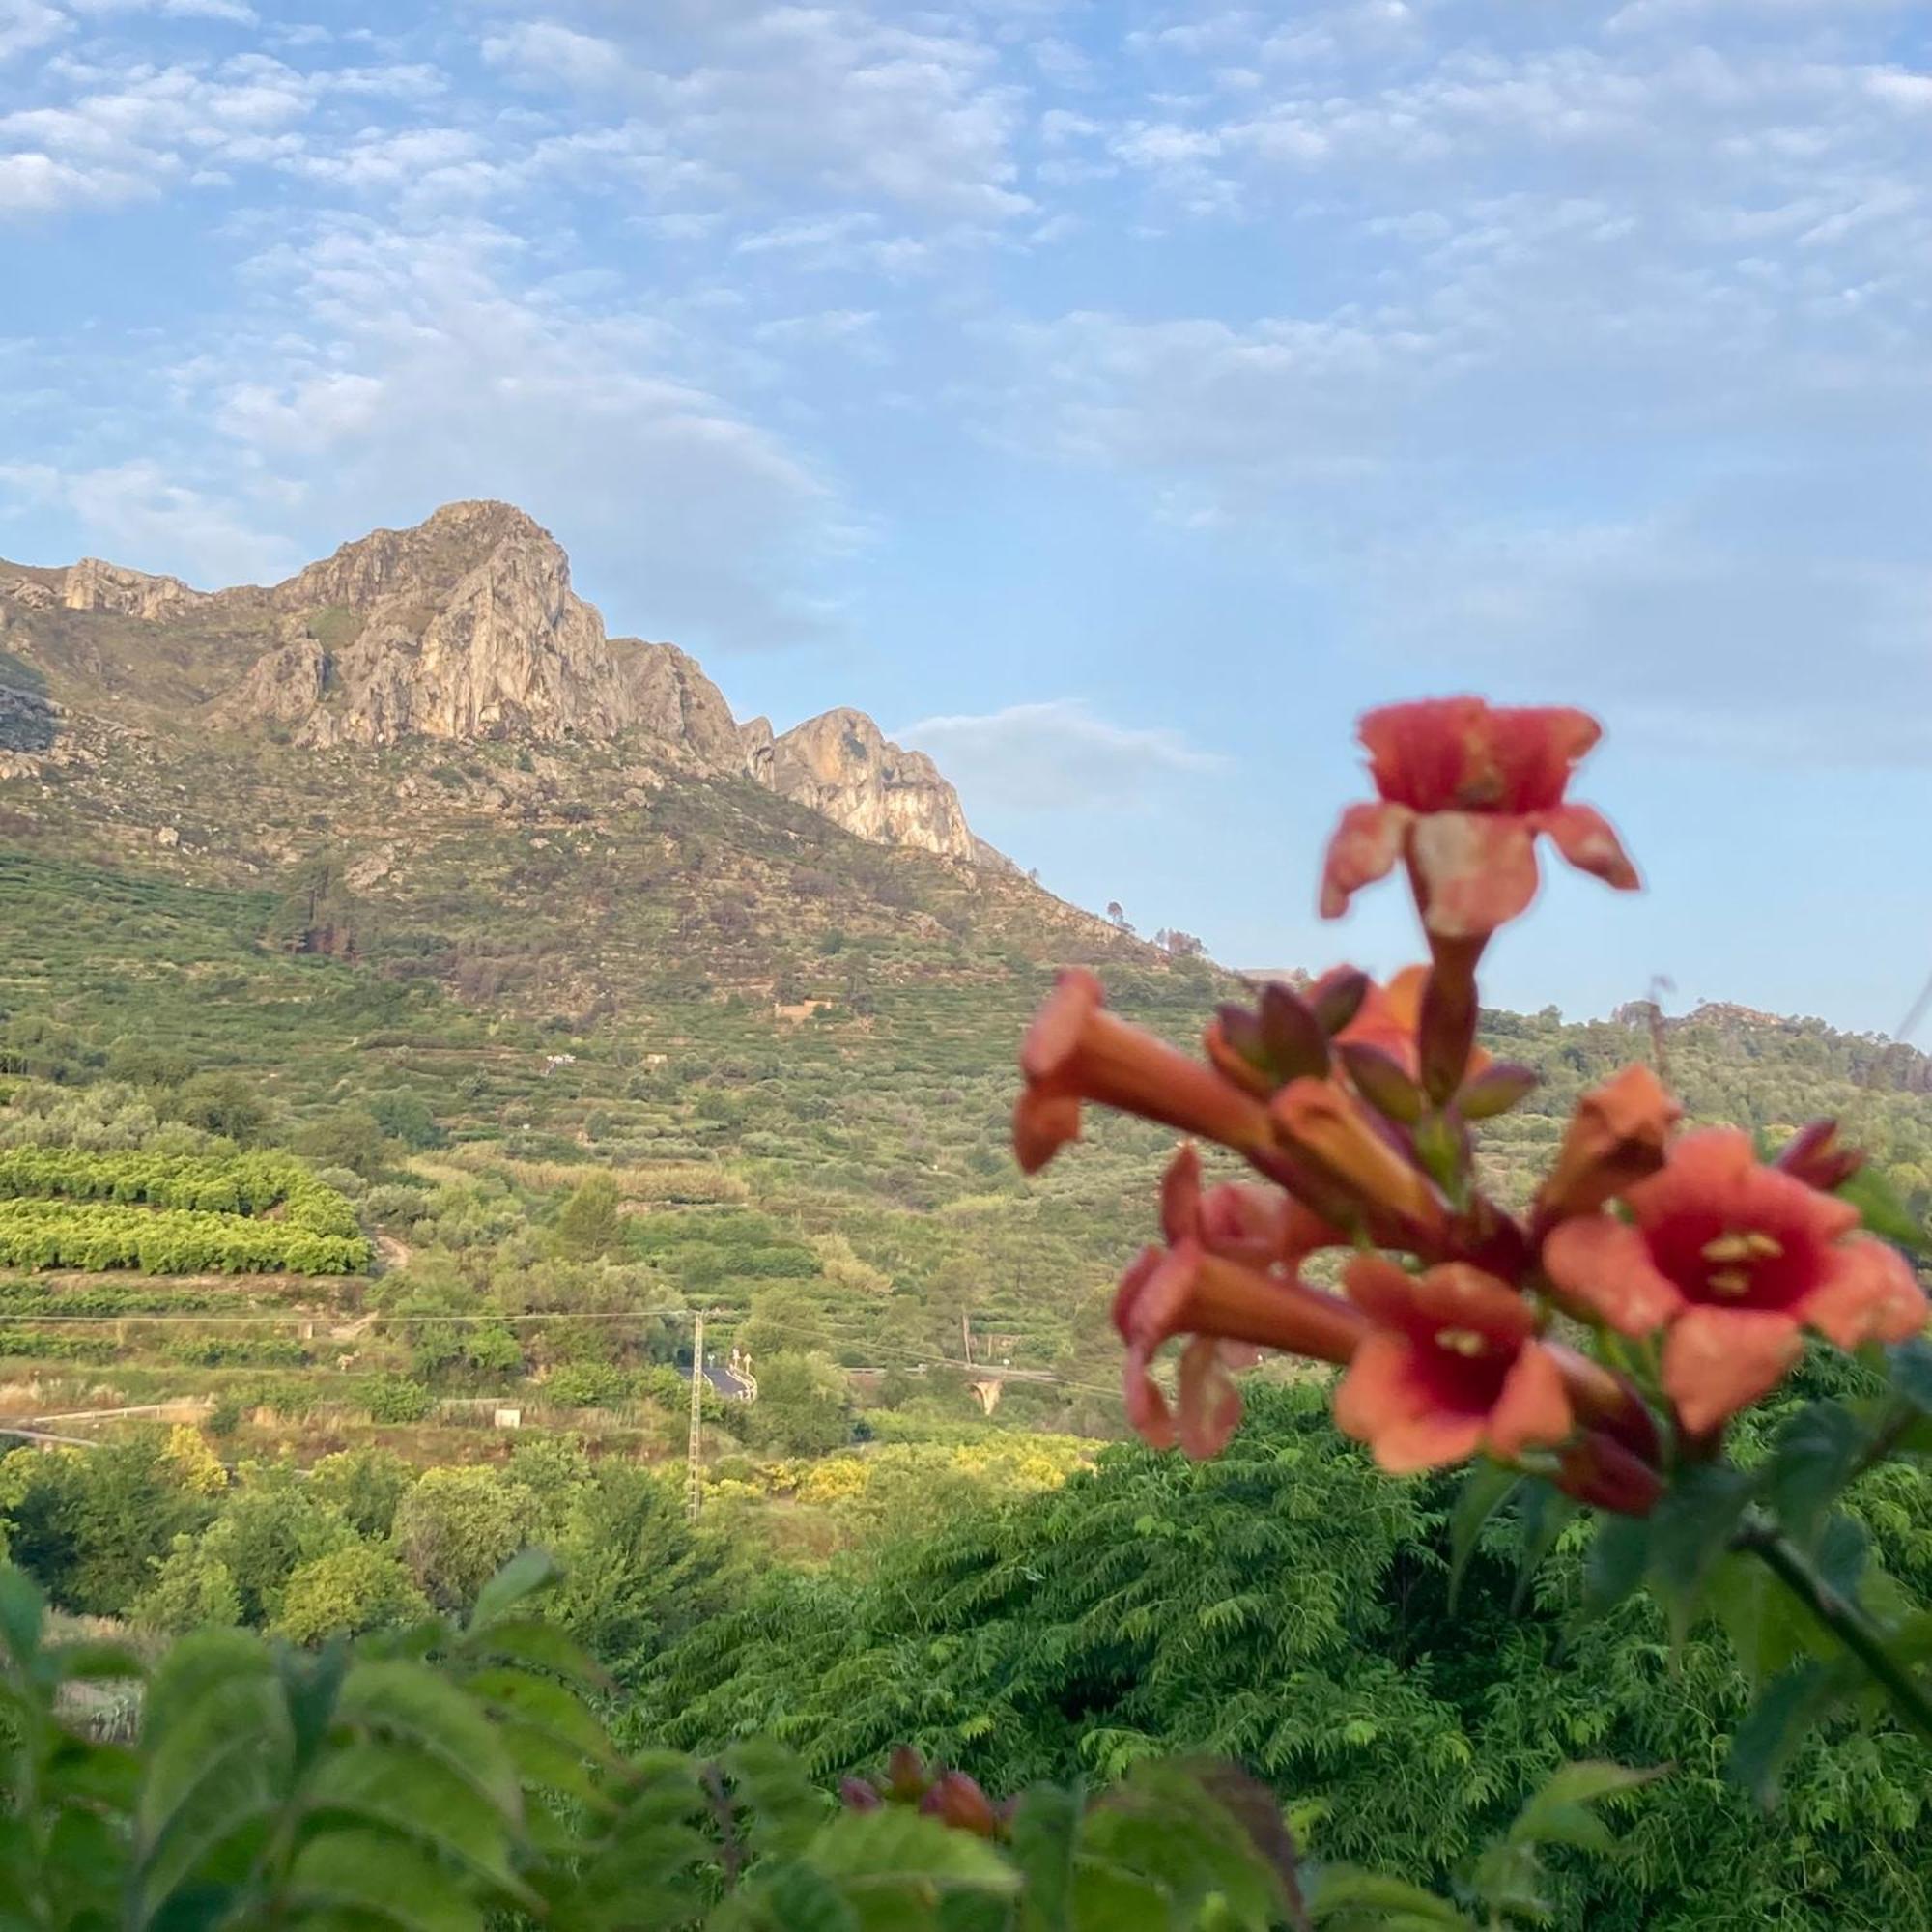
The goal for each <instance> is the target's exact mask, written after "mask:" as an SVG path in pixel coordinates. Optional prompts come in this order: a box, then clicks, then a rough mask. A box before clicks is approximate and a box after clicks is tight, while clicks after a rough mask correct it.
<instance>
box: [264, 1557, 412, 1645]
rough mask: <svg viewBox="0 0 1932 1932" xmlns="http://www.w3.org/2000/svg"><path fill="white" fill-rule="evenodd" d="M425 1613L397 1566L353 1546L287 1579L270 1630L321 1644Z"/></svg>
mask: <svg viewBox="0 0 1932 1932" xmlns="http://www.w3.org/2000/svg"><path fill="white" fill-rule="evenodd" d="M428 1614H429V1600H428V1598H426V1597H425V1596H424V1595H423V1593H422V1592H421V1591H420V1590H419V1589H417V1588H416V1586H415V1584H414V1582H412V1580H411V1577H410V1574H409V1572H408V1571H407V1570H405V1569H404V1568H403V1565H402V1563H401V1561H400V1560H399V1559H398V1558H397V1557H396V1556H395V1555H393V1554H392V1553H391V1552H390V1551H389V1550H386V1549H380V1548H377V1547H376V1546H375V1545H374V1544H372V1543H360V1542H357V1543H347V1544H344V1545H343V1546H342V1548H339V1549H332V1550H330V1551H328V1553H327V1555H323V1556H316V1557H312V1558H311V1559H310V1560H309V1561H308V1562H306V1563H303V1564H300V1565H298V1567H297V1568H296V1569H295V1570H294V1571H293V1572H292V1573H291V1574H290V1577H289V1580H288V1585H287V1587H286V1588H285V1589H284V1590H283V1592H282V1605H281V1610H280V1613H279V1614H278V1615H277V1617H276V1618H275V1622H274V1626H273V1628H274V1630H275V1632H276V1634H278V1635H281V1636H285V1637H287V1638H288V1639H289V1641H290V1642H291V1643H320V1642H322V1641H323V1639H324V1638H325V1637H331V1636H354V1635H355V1634H357V1633H359V1632H361V1631H369V1630H379V1629H381V1628H382V1627H383V1626H384V1624H399V1623H409V1622H412V1621H413V1620H415V1619H416V1618H418V1617H424V1616H427V1615H428Z"/></svg>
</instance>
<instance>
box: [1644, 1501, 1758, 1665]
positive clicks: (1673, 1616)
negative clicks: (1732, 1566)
mask: <svg viewBox="0 0 1932 1932" xmlns="http://www.w3.org/2000/svg"><path fill="white" fill-rule="evenodd" d="M1751 1487H1752V1485H1751V1479H1750V1478H1749V1477H1748V1476H1747V1475H1745V1474H1744V1473H1743V1472H1742V1471H1740V1470H1737V1469H1730V1468H1725V1467H1724V1466H1723V1465H1722V1464H1720V1463H1703V1464H1700V1465H1697V1466H1694V1467H1692V1468H1690V1469H1687V1470H1685V1471H1684V1472H1683V1473H1682V1474H1681V1475H1680V1476H1679V1477H1678V1479H1677V1482H1676V1484H1675V1486H1674V1487H1673V1488H1671V1489H1669V1490H1667V1491H1666V1492H1664V1496H1663V1500H1662V1502H1660V1503H1659V1504H1658V1506H1657V1508H1656V1510H1655V1511H1654V1512H1653V1513H1652V1515H1651V1518H1650V1563H1649V1568H1648V1571H1647V1573H1646V1574H1647V1575H1648V1576H1649V1577H1650V1580H1651V1582H1652V1584H1653V1586H1654V1587H1655V1588H1656V1590H1657V1594H1658V1596H1659V1597H1660V1599H1662V1603H1663V1605H1664V1608H1665V1609H1666V1610H1667V1611H1668V1613H1669V1616H1670V1624H1671V1629H1672V1632H1673V1633H1674V1634H1675V1636H1676V1639H1677V1641H1678V1642H1680V1643H1681V1642H1682V1641H1683V1640H1684V1637H1685V1635H1686V1634H1687V1633H1688V1632H1689V1631H1690V1626H1691V1624H1692V1623H1693V1622H1694V1621H1695V1620H1696V1617H1697V1613H1698V1611H1699V1609H1700V1608H1701V1607H1702V1603H1703V1593H1704V1585H1705V1584H1706V1582H1707V1581H1708V1580H1709V1578H1710V1577H1711V1573H1712V1572H1713V1571H1714V1570H1716V1568H1717V1567H1718V1565H1719V1562H1720V1561H1722V1559H1723V1557H1724V1554H1725V1552H1726V1550H1727V1548H1729V1544H1730V1535H1731V1531H1732V1530H1733V1529H1734V1528H1735V1527H1736V1526H1737V1521H1738V1518H1739V1517H1740V1516H1741V1515H1742V1514H1743V1512H1744V1508H1745V1505H1746V1503H1747V1502H1748V1501H1749V1500H1750V1493H1751Z"/></svg>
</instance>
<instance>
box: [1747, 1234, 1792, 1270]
mask: <svg viewBox="0 0 1932 1932" xmlns="http://www.w3.org/2000/svg"><path fill="white" fill-rule="evenodd" d="M1745 1246H1746V1247H1747V1248H1748V1249H1749V1250H1750V1251H1751V1259H1752V1260H1753V1261H1760V1262H1775V1261H1776V1260H1777V1259H1778V1257H1779V1256H1780V1255H1782V1254H1783V1253H1784V1243H1783V1242H1782V1241H1780V1240H1778V1239H1777V1238H1776V1236H1772V1235H1764V1234H1760V1233H1759V1232H1758V1231H1757V1230H1756V1229H1755V1228H1753V1229H1752V1230H1751V1232H1750V1233H1749V1234H1748V1235H1747V1236H1745Z"/></svg>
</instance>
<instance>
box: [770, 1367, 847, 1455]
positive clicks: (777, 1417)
mask: <svg viewBox="0 0 1932 1932" xmlns="http://www.w3.org/2000/svg"><path fill="white" fill-rule="evenodd" d="M745 1434H746V1436H747V1438H748V1439H749V1440H751V1441H753V1442H755V1443H758V1444H760V1445H761V1446H762V1447H764V1448H768V1449H780V1450H782V1451H784V1453H785V1454H787V1455H790V1456H823V1455H826V1454H828V1453H829V1452H830V1451H832V1450H834V1449H838V1448H842V1447H843V1446H844V1445H845V1443H847V1442H849V1441H850V1440H851V1438H852V1402H851V1393H850V1391H849V1390H848V1388H847V1387H846V1383H845V1377H844V1375H843V1373H842V1372H841V1371H840V1370H839V1368H838V1364H837V1363H835V1362H833V1361H831V1360H830V1359H828V1358H827V1357H826V1356H824V1355H805V1354H800V1353H799V1352H798V1351H797V1350H789V1349H781V1350H779V1352H778V1353H777V1354H775V1355H773V1356H771V1357H770V1358H769V1359H768V1360H766V1361H765V1362H764V1363H763V1364H762V1365H761V1366H760V1367H759V1369H758V1399H757V1401H756V1402H754V1403H753V1404H752V1406H751V1408H750V1410H749V1411H748V1412H747V1414H746V1417H745Z"/></svg>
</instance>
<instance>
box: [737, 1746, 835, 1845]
mask: <svg viewBox="0 0 1932 1932" xmlns="http://www.w3.org/2000/svg"><path fill="white" fill-rule="evenodd" d="M722 1762H723V1764H724V1767H725V1772H726V1774H727V1775H728V1776H729V1777H730V1779H731V1783H732V1785H733V1787H734V1788H735V1790H736V1792H737V1795H738V1798H739V1800H740V1802H741V1803H742V1804H743V1805H744V1806H745V1808H746V1810H747V1812H748V1813H749V1814H750V1815H749V1818H748V1820H747V1836H748V1837H749V1838H750V1840H751V1842H752V1843H753V1845H754V1846H756V1847H757V1849H758V1850H759V1851H761V1852H797V1851H800V1850H802V1849H803V1848H804V1847H805V1846H806V1845H807V1844H808V1843H809V1842H811V1840H812V1834H813V1833H815V1832H816V1831H817V1830H818V1829H819V1827H820V1826H821V1825H823V1824H824V1822H825V1814H826V1802H827V1801H826V1797H825V1794H824V1792H822V1791H821V1790H819V1788H818V1787H817V1785H815V1784H814V1783H813V1782H812V1781H811V1779H810V1776H808V1775H807V1773H806V1769H805V1766H804V1764H803V1763H801V1762H800V1760H799V1757H798V1754H797V1753H796V1752H795V1751H790V1750H787V1749H786V1748H785V1747H783V1746H782V1745H780V1744H774V1743H773V1742H772V1741H771V1740H770V1739H767V1738H747V1739H745V1740H744V1741H743V1742H741V1743H739V1744H735V1745H733V1746H732V1747H731V1748H730V1749H729V1750H727V1751H726V1752H725V1756H724V1758H723V1760H722Z"/></svg>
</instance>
